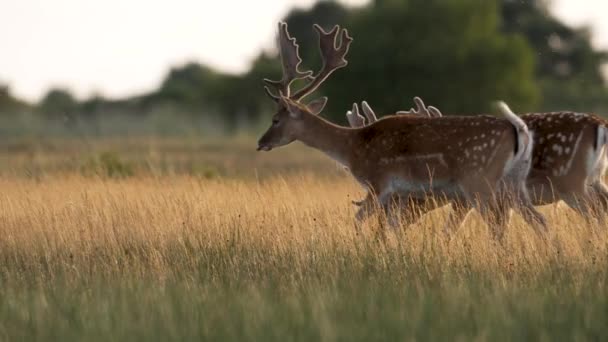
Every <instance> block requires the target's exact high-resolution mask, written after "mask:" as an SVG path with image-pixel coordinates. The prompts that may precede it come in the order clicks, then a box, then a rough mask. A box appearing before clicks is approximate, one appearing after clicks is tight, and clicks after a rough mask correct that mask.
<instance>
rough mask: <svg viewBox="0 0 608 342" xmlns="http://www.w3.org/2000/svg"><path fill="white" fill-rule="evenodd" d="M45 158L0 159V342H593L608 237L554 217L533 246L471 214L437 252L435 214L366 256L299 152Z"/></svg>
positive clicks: (334, 184) (232, 149)
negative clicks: (493, 231) (495, 234)
mask: <svg viewBox="0 0 608 342" xmlns="http://www.w3.org/2000/svg"><path fill="white" fill-rule="evenodd" d="M54 144H55V145H53V146H51V147H49V146H47V145H40V146H38V147H36V149H35V151H34V152H31V153H24V152H23V151H21V150H19V148H17V150H19V151H13V152H11V151H9V152H6V153H4V154H1V153H0V160H3V163H4V164H3V166H2V167H0V189H2V190H1V191H0V340H62V341H66V340H76V341H79V340H89V341H91V340H99V341H105V340H125V341H127V340H128V341H131V340H134V339H139V340H146V341H148V340H160V341H163V340H239V341H240V340H244V339H252V340H264V341H266V340H277V341H284V340H319V341H321V340H322V341H334V340H363V341H367V340H378V339H381V340H425V339H430V340H446V339H460V340H482V341H483V340H492V341H494V340H519V339H533V340H542V339H545V340H555V339H560V338H564V339H568V340H586V339H592V340H594V339H595V340H598V339H603V338H605V337H607V334H608V329H606V324H605V322H606V321H607V320H608V310H607V308H608V286H607V284H608V282H607V281H606V278H607V276H608V272H607V269H608V268H607V265H608V232H607V231H606V229H605V227H599V226H597V225H594V224H591V225H590V224H589V223H587V222H586V221H585V220H584V219H582V218H581V217H579V216H578V215H577V214H576V213H574V212H573V211H571V210H570V209H568V208H566V207H565V206H563V205H553V206H547V207H544V208H541V211H542V212H543V213H544V214H545V215H546V216H547V217H548V220H549V226H550V232H549V235H548V236H547V237H546V238H545V239H542V238H539V237H538V236H537V235H536V234H535V233H534V231H533V230H532V229H531V228H530V227H529V226H527V225H526V224H525V223H523V220H521V218H520V217H518V216H515V215H514V217H513V220H512V222H511V224H510V226H509V227H508V231H507V233H506V237H505V240H504V243H503V244H500V243H497V242H496V241H494V240H493V239H492V238H491V237H490V234H489V233H488V231H487V227H486V225H485V224H484V223H483V222H482V221H481V220H480V218H479V216H478V215H477V214H473V215H470V216H469V217H468V218H467V220H466V221H465V223H464V224H463V225H462V227H461V228H460V229H459V230H458V231H457V232H456V233H455V234H454V235H453V236H452V237H451V239H447V238H446V237H445V236H444V235H443V233H442V227H443V225H444V222H445V220H446V219H447V214H448V210H449V208H441V209H438V210H435V211H433V212H431V213H430V214H427V215H425V216H424V217H423V218H422V220H421V221H419V222H418V223H416V224H413V225H411V226H407V227H405V226H404V227H401V229H398V230H396V231H389V232H388V233H387V234H386V236H387V238H386V239H378V234H377V232H378V231H379V229H381V228H380V227H379V226H378V224H377V221H376V220H374V219H370V220H368V222H367V223H366V225H365V226H364V227H363V231H362V233H360V234H358V233H357V231H356V230H355V228H354V212H355V209H356V208H355V207H354V206H353V205H352V204H351V203H350V201H351V200H353V199H360V198H361V197H362V196H363V191H362V190H361V188H360V187H359V186H358V185H357V184H355V183H354V182H353V181H352V180H351V179H350V177H349V176H348V175H346V173H344V172H343V171H342V170H340V169H339V168H336V166H335V165H334V164H333V163H331V162H330V161H328V160H327V159H324V158H323V157H320V156H319V155H318V154H314V153H310V151H308V150H306V149H305V148H303V147H301V146H299V147H296V146H290V147H289V148H285V149H280V150H277V153H274V152H273V153H272V154H255V155H252V154H253V153H254V152H250V151H249V149H248V148H249V147H250V145H251V144H250V143H247V144H246V143H242V144H241V143H237V144H236V145H234V146H223V145H222V144H220V143H216V144H211V145H210V144H199V143H195V142H187V141H186V142H179V141H177V142H170V141H169V142H167V141H165V142H157V141H151V142H149V143H144V144H141V142H134V143H132V144H126V145H123V146H119V145H118V144H117V143H114V142H94V143H93V144H92V145H91V146H89V147H83V146H77V144H69V143H66V144H63V143H61V142H57V143H54ZM59 147H61V148H59ZM63 147H65V148H66V149H67V150H63ZM105 151H110V152H112V153H115V154H116V156H115V157H116V158H117V159H112V158H110V161H107V160H106V161H102V162H101V164H94V167H95V168H98V167H99V168H100V169H99V170H98V169H94V171H95V172H90V171H91V170H90V169H87V168H86V167H87V165H88V164H87V163H88V162H89V156H90V155H98V154H99V153H102V152H105ZM146 151H147V152H146ZM117 160H118V161H117ZM104 163H106V164H104ZM123 164H124V165H123ZM83 165H84V166H83ZM196 165H202V166H203V167H204V168H208V167H210V168H212V169H214V170H220V171H219V172H218V173H217V174H211V175H210V174H207V173H199V172H197V169H196V167H195V166H196ZM83 167H84V169H83ZM104 167H105V169H104ZM123 168H124V169H123ZM112 170H114V171H115V172H118V173H113V172H114V171H112ZM116 170H118V171H116ZM125 170H126V171H125ZM159 170H160V171H159ZM221 170H226V171H221ZM229 170H232V171H229ZM110 171H112V172H110Z"/></svg>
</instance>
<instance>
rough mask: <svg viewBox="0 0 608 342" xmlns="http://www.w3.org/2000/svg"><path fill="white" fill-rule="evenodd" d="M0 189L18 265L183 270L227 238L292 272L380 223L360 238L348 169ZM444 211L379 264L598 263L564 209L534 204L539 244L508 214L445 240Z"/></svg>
mask: <svg viewBox="0 0 608 342" xmlns="http://www.w3.org/2000/svg"><path fill="white" fill-rule="evenodd" d="M0 188H1V189H2V194H1V195H0V236H2V239H1V240H0V255H2V256H3V257H4V260H8V261H10V263H15V264H17V265H20V267H32V266H35V267H39V266H40V265H39V264H44V267H45V269H48V270H53V269H55V267H59V268H60V269H62V270H74V271H75V272H76V271H77V272H84V271H85V270H89V268H91V267H93V268H95V269H96V270H100V271H102V272H105V273H108V274H112V273H114V272H122V271H124V267H127V268H128V270H129V272H137V273H141V274H144V273H148V272H152V273H154V274H155V275H157V276H167V275H171V274H172V273H174V272H176V269H175V267H174V266H175V262H178V263H180V265H181V263H183V264H184V265H186V266H187V265H188V264H189V263H190V262H191V261H192V260H189V259H190V258H197V257H199V255H198V252H197V251H200V250H208V249H210V248H224V247H226V245H231V244H232V245H235V246H238V247H240V248H247V249H254V250H259V251H260V253H262V252H263V253H264V254H266V255H265V258H266V257H268V256H269V255H270V256H273V257H276V258H281V257H282V256H284V255H287V254H288V255H291V256H295V257H296V258H301V260H300V261H301V262H300V263H296V264H295V266H296V269H294V270H293V271H294V272H296V273H297V272H305V271H306V268H307V267H309V265H308V264H307V263H306V262H307V260H309V257H310V255H309V254H310V253H316V254H319V255H328V256H331V255H333V254H340V253H345V254H346V255H348V256H349V257H351V258H352V259H351V260H349V262H351V263H357V258H358V257H363V256H362V255H359V254H358V253H359V252H361V251H362V250H363V249H362V246H364V245H365V246H367V245H368V244H370V243H376V238H377V235H376V232H377V230H378V229H380V228H379V227H378V226H377V225H376V224H375V223H376V221H375V220H373V219H371V220H369V222H368V225H366V227H365V228H364V231H363V235H357V233H356V231H355V229H354V220H353V216H354V210H355V208H354V207H353V206H352V205H351V204H350V199H358V198H360V197H361V196H362V191H361V190H360V189H359V188H358V186H356V185H355V184H353V182H351V181H350V180H348V179H347V178H346V177H345V178H331V177H330V178H319V177H315V176H313V175H293V176H289V177H286V178H275V179H272V180H268V181H261V182H260V181H256V180H205V179H201V178H195V177H189V176H182V177H173V178H144V179H134V178H130V179H126V180H112V179H105V180H103V179H99V178H85V177H81V176H78V175H75V176H71V177H66V178H57V179H51V180H47V181H43V182H37V181H32V180H26V179H0ZM447 210H449V209H448V208H442V209H439V210H436V211H434V212H432V213H431V214H428V215H426V216H425V217H424V218H423V219H422V220H421V221H420V222H419V223H417V224H414V225H412V226H409V227H403V228H402V229H400V230H397V231H391V232H389V233H388V234H387V235H388V240H387V241H384V242H382V243H378V244H377V250H376V251H375V253H376V254H377V258H378V260H382V258H383V257H385V256H388V255H393V254H395V253H397V254H402V255H404V256H407V257H410V258H414V259H413V260H412V261H414V262H415V263H420V264H434V266H436V267H438V268H440V269H445V270H452V271H454V270H464V269H467V270H471V269H472V270H476V271H479V272H490V273H496V274H497V275H499V276H507V275H511V274H517V273H519V272H524V273H525V274H527V275H529V274H530V272H537V271H542V270H543V269H544V268H546V267H549V266H551V265H552V264H554V263H559V264H561V265H568V266H572V267H573V268H579V269H580V268H587V267H593V265H597V264H601V265H605V264H606V256H607V255H608V239H607V234H606V231H605V230H603V229H599V228H598V227H590V226H589V225H588V224H587V223H586V222H585V221H584V220H582V219H581V218H580V217H578V216H577V215H576V214H575V213H574V212H572V211H571V210H569V209H568V208H566V207H565V206H561V205H560V206H549V207H545V208H542V211H543V213H544V214H546V215H547V216H548V218H549V221H550V227H551V230H550V234H549V237H548V238H547V239H546V240H543V239H540V238H539V237H538V236H537V235H536V234H535V233H534V232H533V230H532V229H531V228H530V227H528V226H527V225H525V224H524V223H523V221H522V220H521V219H520V218H519V217H515V216H514V219H513V222H512V224H511V225H510V227H509V229H508V232H507V236H506V239H505V242H504V243H503V245H500V244H498V243H497V242H496V241H494V240H492V238H491V237H490V236H489V234H488V232H487V229H486V225H485V224H484V223H483V222H482V221H481V220H480V218H479V217H478V216H477V215H476V214H473V215H470V216H469V218H468V219H467V221H466V222H465V223H464V224H463V226H462V227H461V228H460V230H458V232H457V233H456V234H454V236H453V237H452V238H451V239H449V240H448V239H446V238H445V236H444V235H443V233H442V231H441V227H442V226H443V224H444V221H445V219H446V218H447ZM365 251H366V252H367V250H365ZM364 254H365V257H367V254H366V253H364ZM235 257H236V258H237V259H238V255H237V256H235ZM96 258H98V259H96ZM172 258H178V259H179V260H174V259H172ZM125 260H127V261H128V262H126V263H125ZM236 261H237V262H238V260H236ZM247 262H254V261H251V260H248V261H247ZM68 266H69V267H68ZM13 267H15V266H14V265H10V264H8V265H7V264H5V265H4V268H5V270H7V269H8V270H9V271H11V269H12V268H13ZM299 268H301V269H299ZM13 270H14V269H13ZM177 271H179V272H184V271H185V270H177ZM45 276H48V277H52V276H53V273H52V272H50V271H49V272H48V273H46V275H45ZM76 276H78V275H76Z"/></svg>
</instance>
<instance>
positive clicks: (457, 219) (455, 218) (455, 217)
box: [443, 200, 472, 238]
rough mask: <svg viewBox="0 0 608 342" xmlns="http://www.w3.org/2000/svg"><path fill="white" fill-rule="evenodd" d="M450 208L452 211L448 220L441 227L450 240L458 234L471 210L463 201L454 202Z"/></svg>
mask: <svg viewBox="0 0 608 342" xmlns="http://www.w3.org/2000/svg"><path fill="white" fill-rule="evenodd" d="M451 206H452V211H450V213H449V215H448V219H447V220H446V222H445V225H444V226H443V232H444V234H445V235H446V236H447V237H448V238H451V237H452V236H453V235H454V234H456V232H458V230H459V229H460V227H461V226H462V223H463V222H464V221H465V220H466V218H467V216H468V215H469V213H470V212H471V209H472V206H471V205H470V204H468V203H467V202H466V201H463V200H454V201H452V203H451Z"/></svg>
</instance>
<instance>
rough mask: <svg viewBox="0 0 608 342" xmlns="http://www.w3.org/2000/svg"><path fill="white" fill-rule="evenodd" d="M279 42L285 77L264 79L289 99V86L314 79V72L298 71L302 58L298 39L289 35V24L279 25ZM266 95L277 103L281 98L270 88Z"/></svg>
mask: <svg viewBox="0 0 608 342" xmlns="http://www.w3.org/2000/svg"><path fill="white" fill-rule="evenodd" d="M277 40H278V45H279V54H280V57H281V66H282V69H283V77H282V78H281V80H280V81H272V80H269V79H264V82H265V83H266V84H267V85H268V86H270V87H272V88H274V89H276V90H277V91H278V92H279V93H280V94H282V95H284V96H287V97H289V93H290V90H289V86H290V85H291V82H293V81H294V80H297V79H302V78H310V77H312V71H310V70H309V71H305V72H302V71H300V70H298V68H299V66H300V64H301V63H302V58H300V54H299V46H298V44H297V43H296V39H295V38H292V37H291V36H290V35H289V31H288V30H287V23H285V22H280V23H279V36H278V38H277ZM266 93H267V94H268V95H269V96H270V97H271V98H272V99H274V100H275V101H276V100H278V99H279V96H276V95H274V94H272V93H271V92H270V89H269V88H268V87H266Z"/></svg>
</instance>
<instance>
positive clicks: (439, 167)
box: [258, 23, 544, 228]
mask: <svg viewBox="0 0 608 342" xmlns="http://www.w3.org/2000/svg"><path fill="white" fill-rule="evenodd" d="M314 29H315V30H316V31H317V33H318V34H319V47H320V51H321V55H322V58H323V66H322V68H321V70H320V71H319V72H318V74H317V75H315V76H314V77H313V76H311V72H302V71H299V70H298V67H299V65H300V63H301V62H302V60H301V58H300V56H299V53H298V45H297V44H296V42H295V39H294V38H291V37H290V36H289V32H288V30H287V24H285V23H280V24H279V37H278V43H279V52H280V56H281V62H282V66H283V77H282V79H281V80H280V81H269V80H265V82H266V84H267V86H266V87H265V89H266V93H267V94H268V95H269V96H270V97H271V98H272V99H273V100H274V101H275V102H276V103H277V112H276V113H275V114H274V116H273V118H272V124H271V126H270V127H269V128H268V130H267V131H266V132H265V133H264V135H263V136H262V137H261V138H260V140H259V141H258V150H263V151H270V150H272V149H273V148H276V147H279V146H284V145H287V144H289V143H291V142H293V141H295V140H298V141H301V142H303V143H304V144H306V145H308V146H310V147H312V148H315V149H317V150H320V151H322V152H324V153H325V154H327V155H329V156H330V157H331V158H333V159H335V160H336V161H338V162H340V163H341V164H343V165H344V166H346V167H347V168H348V169H349V170H350V171H351V173H352V175H353V176H354V177H355V178H356V179H357V180H358V181H359V183H361V184H362V185H363V186H365V187H366V188H367V189H368V195H367V197H366V198H365V200H364V201H363V202H362V205H361V207H360V208H359V211H358V212H357V215H356V218H357V219H358V221H360V220H362V219H364V218H366V217H367V216H368V215H369V214H371V213H372V212H373V209H374V205H375V203H378V204H379V205H380V206H382V207H387V206H389V205H391V200H392V199H393V198H394V195H395V194H398V195H399V196H401V197H403V198H408V199H412V200H414V201H418V200H423V199H425V198H427V197H428V196H430V195H435V196H437V198H441V199H445V200H447V201H455V202H462V203H465V204H466V205H468V206H469V207H476V208H478V209H479V211H480V213H481V214H482V215H483V216H484V217H485V218H489V217H491V216H492V215H495V216H496V217H502V216H504V209H503V206H504V203H503V200H504V198H506V197H507V196H503V194H506V193H514V194H516V195H517V197H518V201H519V202H520V203H522V206H521V207H519V208H521V209H522V213H523V216H524V217H525V218H526V219H528V220H529V221H530V222H532V223H534V224H535V227H536V228H539V227H542V226H544V218H543V216H542V215H541V214H540V213H538V212H537V211H536V210H535V209H534V208H533V207H532V205H531V203H530V200H529V198H528V197H527V192H526V189H525V186H524V184H523V181H515V180H511V179H509V181H508V182H507V181H504V179H505V175H506V174H507V173H509V172H510V170H511V168H512V167H513V165H515V164H517V163H518V162H519V160H521V159H522V158H530V153H531V149H532V145H531V144H532V138H531V137H530V134H529V132H528V130H527V127H526V125H525V124H524V122H523V121H521V120H520V119H519V118H518V117H517V116H515V115H510V114H507V115H506V118H507V120H504V119H499V118H494V117H489V116H485V117H441V118H424V117H418V116H405V115H403V116H393V117H389V118H383V119H381V120H378V121H377V122H375V123H373V124H371V125H368V126H365V127H362V128H356V129H352V128H346V127H340V126H337V125H334V124H332V123H330V122H328V121H326V120H325V119H322V118H321V117H319V116H318V114H319V113H320V112H321V110H322V109H323V107H324V105H325V103H326V102H327V98H321V99H319V100H315V101H313V102H310V103H308V104H304V103H302V100H303V98H304V97H305V96H307V95H309V94H310V93H312V92H313V91H314V90H316V89H317V88H318V87H319V86H320V85H321V83H323V82H324V81H325V80H326V79H327V78H328V76H329V75H330V74H331V73H332V72H333V71H335V70H336V69H339V68H342V67H344V66H346V64H347V62H346V60H345V56H346V54H347V52H348V49H349V46H350V44H351V42H352V38H351V37H350V36H349V35H348V32H347V31H346V30H345V29H342V30H340V29H339V27H337V26H336V27H334V28H333V29H332V30H331V31H330V32H325V31H323V29H322V28H321V27H319V26H318V25H315V26H314ZM338 34H340V37H341V39H340V43H339V44H338V42H337V36H338ZM296 79H307V81H308V83H307V84H306V85H304V87H303V88H302V89H300V90H298V91H296V92H294V93H293V94H292V92H291V90H290V84H291V83H292V82H293V81H294V80H296ZM270 88H275V90H276V93H273V92H272V91H271V89H270ZM376 201H377V202H376Z"/></svg>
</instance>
